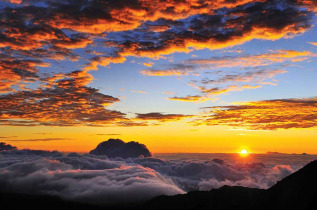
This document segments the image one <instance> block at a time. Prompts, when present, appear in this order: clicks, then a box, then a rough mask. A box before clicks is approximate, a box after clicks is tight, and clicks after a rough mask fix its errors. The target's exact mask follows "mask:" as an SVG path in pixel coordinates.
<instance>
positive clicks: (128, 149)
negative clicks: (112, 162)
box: [89, 139, 152, 158]
mask: <svg viewBox="0 0 317 210" xmlns="http://www.w3.org/2000/svg"><path fill="white" fill-rule="evenodd" d="M89 154H93V155H106V156H108V157H110V158H114V157H122V158H130V157H140V156H144V157H151V156H152V155H151V153H150V151H149V150H148V149H147V148H146V146H145V145H144V144H140V143H138V142H135V141H130V142H128V143H125V142H124V141H122V140H121V139H109V140H108V141H104V142H101V143H100V144H98V146H97V147H96V148H95V149H94V150H91V151H90V152H89Z"/></svg>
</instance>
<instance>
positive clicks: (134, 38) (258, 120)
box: [0, 0, 317, 144]
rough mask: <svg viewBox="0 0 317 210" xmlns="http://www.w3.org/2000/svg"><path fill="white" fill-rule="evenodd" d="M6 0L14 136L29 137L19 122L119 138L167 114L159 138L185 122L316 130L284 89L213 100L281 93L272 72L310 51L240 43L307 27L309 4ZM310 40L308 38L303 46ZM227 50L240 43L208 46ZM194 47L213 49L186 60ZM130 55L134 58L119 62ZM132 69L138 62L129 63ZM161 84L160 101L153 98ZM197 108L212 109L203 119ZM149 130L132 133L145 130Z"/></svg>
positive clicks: (5, 99) (300, 102) (2, 46)
mask: <svg viewBox="0 0 317 210" xmlns="http://www.w3.org/2000/svg"><path fill="white" fill-rule="evenodd" d="M4 2H5V3H4V4H3V5H4V6H3V5H2V3H0V9H1V13H0V20H1V21H0V28H1V35H0V99H1V100H0V126H7V127H10V126H16V128H17V129H18V130H19V129H20V131H21V132H20V133H21V135H28V134H27V131H25V130H23V132H22V128H21V127H22V126H29V127H31V126H47V127H51V126H53V127H59V128H60V127H76V126H83V127H85V129H86V128H87V127H88V126H90V127H103V128H105V127H111V126H113V127H116V126H120V127H121V128H120V129H121V130H120V131H119V132H118V133H121V131H123V130H124V129H127V130H124V131H125V132H127V131H128V130H129V132H132V131H131V130H132V129H128V128H130V127H134V129H135V130H137V131H139V130H138V129H143V130H144V129H145V128H138V127H151V129H153V130H155V129H156V128H154V127H156V126H161V125H165V123H172V122H176V121H177V122H179V124H178V125H177V126H175V127H177V128H178V129H175V130H174V131H169V132H167V133H166V134H165V136H160V139H163V138H165V137H166V135H167V134H168V135H171V136H172V135H174V136H176V137H175V139H178V138H184V134H183V133H182V132H183V130H184V129H183V130H182V129H180V128H184V127H185V126H187V124H186V123H187V122H189V123H191V124H195V125H196V126H197V125H199V126H232V127H247V128H248V129H258V130H278V129H294V128H301V129H303V128H315V127H316V114H315V106H316V104H315V101H316V99H315V98H303V99H292V100H287V99H283V96H284V95H283V96H281V97H279V98H281V99H280V100H267V101H265V100H264V99H263V100H262V99H260V100H258V101H251V102H249V103H247V104H244V105H241V106H221V105H222V104H223V103H224V104H228V103H230V102H231V101H232V100H233V98H234V100H236V98H239V97H240V96H243V94H241V92H243V91H250V93H254V94H255V95H256V93H258V91H259V90H262V89H264V88H266V87H268V86H276V88H279V87H277V85H278V84H279V81H278V80H276V77H278V76H279V75H286V74H288V73H289V70H288V66H290V65H293V64H294V63H296V65H301V64H302V63H303V62H305V64H308V63H313V62H312V61H314V59H316V57H317V54H316V52H314V51H313V50H305V49H299V48H298V47H297V46H294V47H293V46H292V48H294V49H269V47H268V48H267V49H265V51H264V50H263V51H260V50H259V52H253V49H251V48H248V47H247V46H245V45H244V43H246V42H249V41H252V40H253V41H254V40H257V39H260V40H276V41H277V42H278V41H279V40H280V39H283V38H288V39H289V40H291V39H292V38H294V37H295V36H298V35H303V34H304V33H306V32H307V31H308V30H310V29H312V27H313V25H312V20H313V18H314V15H315V12H316V8H317V3H316V1H314V0H305V1H302V0H294V1H287V0H281V1H280V0H270V1H269V0H258V1H250V0H243V1H227V0H217V1H214V0H203V1H196V0H194V1H192V0H184V1H177V0H171V1H160V0H155V1H152V0H151V1H150V0H136V1H131V2H130V1H129V3H126V2H127V1H121V0H118V1H108V0H105V1H98V0H83V1H73V0H65V1H49V0H37V1H33V0H6V1H4ZM9 2H11V3H9ZM39 5H41V6H39ZM43 5H44V6H45V10H43ZM4 7H5V8H4ZM17 14H18V15H17ZM312 41H313V40H310V41H307V42H306V43H310V44H311V48H312V49H313V48H314V46H315V45H316V42H312ZM268 43H269V42H268ZM310 44H307V45H310ZM237 45H241V49H242V50H239V51H237V50H236V49H234V50H233V49H232V50H231V49H228V52H229V51H232V52H233V51H235V52H236V53H235V54H230V55H227V54H225V55H223V56H221V55H220V56H219V55H218V56H215V54H216V53H214V52H215V51H214V50H216V49H224V48H227V47H234V46H237ZM312 45H314V46H312ZM268 46H269V45H268ZM244 47H246V49H244ZM281 48H282V45H281ZM250 49H251V50H250ZM197 50H205V51H204V52H210V54H211V56H210V57H209V56H208V57H207V58H206V57H204V58H200V56H195V57H194V56H193V54H191V53H193V52H194V53H195V55H196V54H197V55H199V54H200V55H202V53H201V52H200V51H197ZM226 50H227V49H226ZM237 52H238V53H239V54H237ZM244 52H245V53H244ZM250 52H253V53H251V54H250ZM186 53H188V54H189V55H186ZM174 57H175V62H174ZM185 57H186V58H187V59H185ZM130 58H131V59H133V60H134V61H136V62H135V65H134V63H129V64H127V63H128V60H129V59H130ZM188 58H191V59H188ZM162 61H166V62H167V61H168V62H169V63H168V64H164V62H162ZM136 64H143V65H138V69H137V70H135V69H133V68H136V67H135V66H136ZM116 66H119V67H118V70H117V69H116V70H113V69H115V67H116ZM103 68H107V70H108V69H109V71H103V70H102V69H103ZM130 68H131V69H133V70H135V71H132V70H131V69H130ZM144 68H146V69H144ZM78 69H79V70H78ZM92 70H100V71H98V72H93V71H92ZM126 70H127V71H126ZM214 70H217V71H214ZM216 72H218V73H216ZM140 73H141V75H140ZM207 73H209V74H207ZM297 74H299V73H297ZM96 75H98V76H96ZM105 75H107V77H106V76H105ZM173 77H176V78H173ZM293 77H294V76H293ZM140 78H141V79H142V81H140ZM311 78H315V77H313V76H312V77H311ZM181 82H183V83H181ZM108 83H109V84H108ZM97 84H98V85H97ZM171 84H172V85H171ZM180 84H181V85H180ZM121 85H122V87H121ZM123 85H125V87H124V89H126V90H128V89H129V88H127V86H129V87H130V88H131V87H133V89H129V90H130V91H126V92H122V94H121V93H120V95H122V96H120V97H119V96H118V94H117V93H116V89H122V88H123ZM119 86H120V87H119ZM163 87H164V92H165V93H169V94H170V96H169V97H168V98H166V97H161V96H159V94H160V93H162V91H163ZM165 87H166V88H165ZM186 87H188V88H191V90H188V91H186V90H185V89H186ZM294 89H295V90H296V87H294ZM296 91H297V90H296ZM296 91H294V92H296ZM128 92H129V93H128ZM123 93H124V94H126V95H123ZM232 93H235V94H232ZM232 95H234V96H235V97H233V98H230V97H231V96H232ZM306 95H307V94H306ZM225 96H229V97H228V98H227V99H225ZM160 97H161V98H160ZM222 97H223V98H222ZM297 97H298V96H297ZM310 97H311V96H310ZM131 98H132V99H131ZM135 98H138V99H135ZM219 98H220V100H222V101H223V102H222V101H221V102H220V100H218V101H217V99H219ZM120 99H125V100H120ZM159 100H161V101H159ZM225 100H226V101H225ZM180 102H184V103H180ZM186 102H192V104H190V105H188V103H186ZM202 103H204V104H206V105H204V106H211V107H210V108H209V113H208V111H207V113H206V112H205V113H204V115H202V116H201V115H200V113H199V110H200V107H201V106H202V105H199V104H202ZM180 104H181V105H180ZM281 108H283V113H281V111H280V110H281ZM140 110H141V111H140ZM143 110H147V111H143ZM130 116H135V117H130ZM185 119H186V121H185ZM113 127H111V128H113ZM152 127H153V128H152ZM38 129H39V128H38ZM72 129H73V131H74V130H75V128H72ZM89 129H90V128H89ZM147 129H148V128H147ZM166 129H167V128H166ZM153 130H152V131H153ZM152 131H151V130H150V129H149V131H148V133H146V134H144V135H143V136H140V138H143V139H145V136H146V138H149V136H151V135H152V136H153V135H154V134H153V132H152ZM14 132H15V131H14ZM174 132H179V133H178V134H174ZM73 135H75V134H73ZM134 135H137V132H135V133H134ZM177 135H178V136H177ZM213 135H214V137H216V136H215V134H213ZM138 137H139V136H138ZM185 137H186V136H185ZM204 137H205V136H204ZM28 138H29V137H27V136H25V139H28ZM241 138H242V137H241ZM245 138H246V137H245ZM176 141H177V140H175V142H176ZM175 144H177V143H175Z"/></svg>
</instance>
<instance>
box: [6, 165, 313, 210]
mask: <svg viewBox="0 0 317 210" xmlns="http://www.w3.org/2000/svg"><path fill="white" fill-rule="evenodd" d="M22 208H27V209H33V210H40V209H45V210H50V209H61V208H62V209H66V208H67V209H70V208H71V209H76V210H82V209H83V210H84V209H87V210H94V209H98V210H99V209H131V210H132V209H141V210H142V209H143V210H149V209H151V210H152V209H154V210H155V209H164V210H165V209H201V210H203V209H210V210H264V209H265V210H268V209H269V210H275V209H276V210H284V209H285V210H290V209H299V210H316V209H317V160H315V161H312V162H311V163H309V164H307V165H306V166H305V167H303V168H302V169H300V170H299V171H297V172H295V173H293V174H291V175H290V176H288V177H286V178H284V179H283V180H281V181H280V182H278V183H277V184H276V185H274V186H273V187H271V188H269V189H267V190H261V189H252V188H246V187H238V186H235V187H229V186H223V187H221V188H219V189H214V190H210V191H193V192H189V193H187V194H184V195H175V196H158V197H156V198H154V199H152V200H150V201H148V202H146V203H143V204H134V205H126V206H125V207H121V208H116V207H114V206H95V205H90V204H83V203H79V202H73V201H65V200H62V199H60V198H57V197H53V196H44V195H21V194H14V193H5V192H2V193H0V209H1V210H18V209H19V210H20V209H22Z"/></svg>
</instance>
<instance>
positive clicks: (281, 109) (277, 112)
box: [194, 98, 317, 130]
mask: <svg viewBox="0 0 317 210" xmlns="http://www.w3.org/2000/svg"><path fill="white" fill-rule="evenodd" d="M209 108H210V114H209V115H207V116H203V117H201V118H200V119H196V120H195V122H194V123H196V124H197V125H202V124H204V125H210V126H212V125H225V126H232V127H245V128H247V129H257V130H275V129H290V128H313V127H316V126H317V114H316V113H317V98H304V99H277V100H267V101H256V102H245V103H241V104H239V105H232V106H215V107H209Z"/></svg>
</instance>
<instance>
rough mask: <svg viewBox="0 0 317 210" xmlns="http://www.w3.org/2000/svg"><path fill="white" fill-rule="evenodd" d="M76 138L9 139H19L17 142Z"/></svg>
mask: <svg viewBox="0 0 317 210" xmlns="http://www.w3.org/2000/svg"><path fill="white" fill-rule="evenodd" d="M70 140H74V139H68V138H43V139H10V140H7V141H17V142H19V141H20V142H23V141H70Z"/></svg>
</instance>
